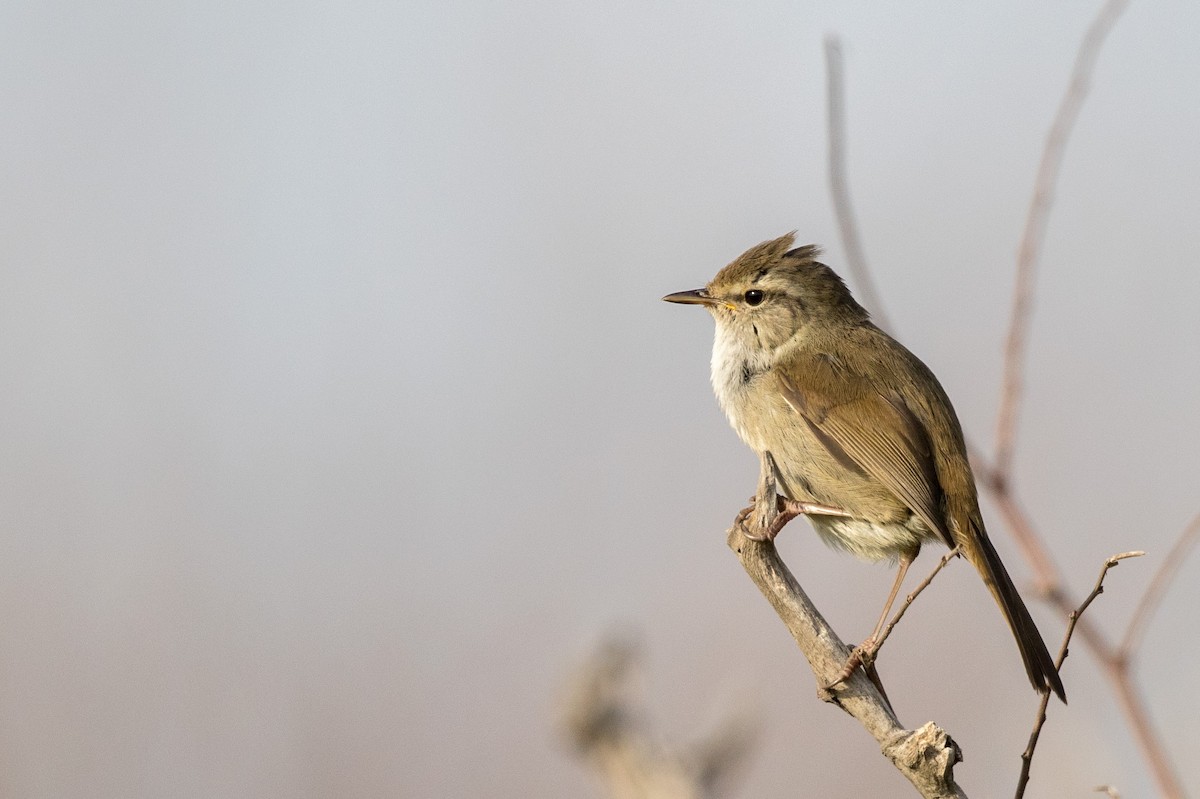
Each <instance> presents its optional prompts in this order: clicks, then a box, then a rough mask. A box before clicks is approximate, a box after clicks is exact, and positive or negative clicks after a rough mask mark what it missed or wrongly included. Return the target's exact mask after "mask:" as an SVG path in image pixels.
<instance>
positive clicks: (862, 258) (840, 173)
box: [825, 35, 891, 330]
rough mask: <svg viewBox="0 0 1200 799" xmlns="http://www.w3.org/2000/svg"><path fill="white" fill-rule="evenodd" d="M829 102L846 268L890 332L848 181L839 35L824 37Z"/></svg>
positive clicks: (832, 168)
mask: <svg viewBox="0 0 1200 799" xmlns="http://www.w3.org/2000/svg"><path fill="white" fill-rule="evenodd" d="M825 76H826V99H827V104H828V118H829V191H830V193H831V194H832V195H833V207H834V213H835V215H836V217H837V223H838V230H839V231H840V232H841V236H842V248H843V249H844V250H845V251H846V266H847V268H848V269H849V270H850V274H851V275H852V276H853V279H854V285H855V286H857V287H858V293H859V297H860V298H861V299H862V304H863V305H865V306H866V307H867V309H868V310H869V311H870V312H871V316H872V317H873V318H874V319H875V324H877V325H879V326H880V327H882V328H883V329H885V330H890V329H891V325H890V324H888V321H887V315H886V314H885V313H884V310H883V302H881V301H880V299H879V294H878V292H876V290H875V281H874V279H873V278H872V277H871V270H869V269H867V257H866V255H865V254H864V253H863V248H862V239H861V238H860V237H859V235H858V225H857V223H856V222H855V220H854V206H853V205H851V203H850V184H849V181H848V180H847V179H846V106H845V102H844V97H845V81H844V79H843V77H842V45H841V42H839V41H838V38H837V37H836V36H833V35H830V36H826V37H825Z"/></svg>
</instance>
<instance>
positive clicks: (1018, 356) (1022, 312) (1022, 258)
mask: <svg viewBox="0 0 1200 799" xmlns="http://www.w3.org/2000/svg"><path fill="white" fill-rule="evenodd" d="M1126 5H1128V0H1108V2H1106V3H1105V4H1104V6H1103V7H1102V8H1101V9H1100V13H1098V14H1097V15H1096V18H1095V20H1093V22H1092V24H1091V26H1090V27H1089V28H1088V30H1087V33H1086V34H1084V37H1083V41H1082V42H1081V43H1080V45H1079V52H1078V53H1077V54H1076V55H1075V66H1074V68H1073V69H1072V71H1071V80H1070V83H1069V84H1068V85H1067V91H1066V93H1065V94H1064V95H1063V98H1062V102H1061V103H1060V104H1059V106H1058V112H1057V113H1056V114H1055V115H1054V122H1053V124H1052V125H1051V126H1050V132H1049V133H1048V134H1047V136H1046V146H1045V149H1043V151H1042V161H1041V163H1040V164H1039V165H1038V171H1037V177H1036V178H1034V182H1033V199H1032V200H1031V201H1030V203H1029V212H1028V214H1027V215H1026V217H1025V231H1024V232H1023V233H1022V234H1021V244H1020V247H1019V248H1018V250H1017V275H1016V280H1015V286H1014V289H1013V307H1012V316H1011V318H1010V322H1009V329H1008V342H1007V344H1006V345H1005V348H1004V384H1003V387H1002V388H1001V391H1000V409H999V411H998V412H997V415H996V460H995V470H996V474H997V475H998V476H999V479H1000V480H1001V481H1002V482H1007V481H1008V479H1009V478H1010V476H1011V473H1012V472H1011V470H1012V458H1013V448H1014V446H1015V440H1016V432H1017V414H1018V411H1019V405H1020V401H1021V393H1022V383H1021V378H1022V374H1023V373H1024V369H1025V354H1026V349H1027V345H1026V338H1027V337H1028V334H1029V326H1030V321H1031V318H1032V308H1033V284H1034V269H1035V268H1036V266H1037V259H1038V253H1039V250H1040V249H1041V246H1042V239H1043V236H1044V234H1045V230H1046V219H1047V218H1048V216H1049V214H1050V204H1051V202H1052V201H1053V199H1054V185H1055V183H1056V182H1057V181H1058V173H1059V168H1060V167H1061V166H1062V157H1063V151H1064V150H1065V149H1066V146H1067V139H1068V138H1069V136H1070V135H1071V129H1072V127H1074V125H1075V121H1076V120H1077V119H1078V118H1079V109H1080V108H1082V107H1083V101H1084V98H1086V97H1087V93H1088V88H1089V86H1090V84H1091V78H1092V71H1093V70H1094V69H1095V66H1096V58H1097V57H1098V56H1099V54H1100V47H1101V45H1103V44H1104V39H1105V37H1107V36H1108V33H1109V31H1111V30H1112V28H1113V25H1115V24H1116V21H1117V18H1118V17H1119V16H1120V15H1121V12H1122V11H1124V10H1125V6H1126Z"/></svg>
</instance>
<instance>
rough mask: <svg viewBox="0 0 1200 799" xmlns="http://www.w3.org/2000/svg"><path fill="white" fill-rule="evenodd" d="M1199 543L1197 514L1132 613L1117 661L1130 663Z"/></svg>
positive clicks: (1199, 522) (1199, 526)
mask: <svg viewBox="0 0 1200 799" xmlns="http://www.w3.org/2000/svg"><path fill="white" fill-rule="evenodd" d="M1197 540H1200V513H1198V514H1196V516H1195V517H1193V518H1192V520H1191V522H1189V523H1188V526H1187V527H1185V528H1183V532H1182V533H1181V534H1180V536H1179V538H1178V539H1176V541H1175V544H1174V545H1173V546H1172V547H1171V551H1170V552H1168V553H1167V557H1166V559H1165V560H1164V561H1163V562H1162V564H1161V565H1160V566H1159V567H1158V571H1156V572H1155V573H1154V576H1153V577H1152V578H1150V585H1149V586H1148V587H1147V588H1146V593H1144V594H1142V600H1141V601H1140V602H1139V603H1138V606H1137V609H1136V610H1135V611H1134V612H1133V618H1131V619H1130V620H1129V627H1128V628H1126V630H1125V637H1124V638H1123V639H1121V644H1120V646H1118V647H1117V657H1118V658H1120V659H1121V660H1129V658H1130V657H1132V656H1133V653H1134V652H1135V651H1136V650H1137V648H1138V647H1139V646H1141V643H1142V637H1143V636H1144V635H1145V634H1146V628H1147V627H1148V626H1149V625H1150V617H1151V616H1153V615H1154V612H1155V611H1156V610H1158V606H1159V604H1161V603H1162V598H1163V594H1165V593H1166V591H1167V586H1169V585H1170V584H1171V580H1173V579H1174V578H1175V575H1176V574H1177V573H1178V572H1179V567H1180V566H1181V565H1183V561H1184V560H1186V559H1187V556H1188V550H1189V549H1191V548H1192V547H1193V546H1195V544H1196V541H1197Z"/></svg>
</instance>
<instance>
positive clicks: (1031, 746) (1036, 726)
mask: <svg viewBox="0 0 1200 799" xmlns="http://www.w3.org/2000/svg"><path fill="white" fill-rule="evenodd" d="M1145 554H1146V553H1145V552H1122V553H1120V554H1118V555H1113V556H1112V557H1110V558H1109V559H1108V560H1106V561H1104V566H1103V567H1102V568H1101V569H1100V576H1099V577H1098V578H1097V579H1096V586H1095V587H1094V588H1093V589H1092V593H1090V594H1088V595H1087V599H1085V600H1083V602H1082V603H1080V605H1079V607H1077V608H1075V610H1073V611H1071V615H1070V616H1069V617H1068V619H1067V632H1066V635H1064V636H1063V642H1062V647H1061V648H1059V650H1058V659H1057V660H1055V661H1054V668H1055V669H1057V670H1058V671H1059V672H1061V671H1062V666H1063V662H1064V661H1065V660H1066V659H1067V651H1068V647H1069V646H1070V643H1071V636H1072V635H1073V634H1074V632H1075V625H1076V624H1078V623H1079V617H1080V616H1082V615H1083V612H1084V611H1085V610H1087V609H1088V606H1089V605H1091V604H1092V601H1093V600H1094V599H1095V598H1096V597H1098V596H1100V595H1101V594H1102V593H1104V578H1105V577H1106V576H1107V575H1108V570H1109V569H1111V568H1113V567H1114V566H1116V565H1117V564H1118V563H1120V562H1121V561H1123V560H1125V559H1126V558H1138V557H1141V556H1142V555H1145ZM1049 703H1050V692H1049V691H1043V692H1042V700H1041V702H1040V703H1038V714H1037V720H1036V721H1035V722H1034V723H1033V731H1032V732H1030V733H1029V743H1028V744H1027V745H1026V747H1025V751H1024V752H1022V753H1021V776H1020V778H1019V779H1018V780H1017V793H1016V799H1021V797H1023V796H1024V795H1025V786H1026V785H1028V784H1029V768H1030V766H1032V765H1033V753H1034V750H1035V749H1037V744H1038V738H1040V737H1041V735H1042V727H1043V726H1044V725H1045V723H1046V708H1047V706H1048V705H1049Z"/></svg>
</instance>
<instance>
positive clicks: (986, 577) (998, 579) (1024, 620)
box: [963, 525, 1067, 703]
mask: <svg viewBox="0 0 1200 799" xmlns="http://www.w3.org/2000/svg"><path fill="white" fill-rule="evenodd" d="M973 532H974V533H975V535H973V536H972V538H973V539H974V540H973V541H972V542H971V543H970V545H968V546H966V547H964V548H963V550H964V551H963V554H964V555H966V557H967V560H969V561H971V563H972V564H973V565H974V566H975V568H976V569H977V570H978V571H979V574H980V576H982V577H983V582H984V583H986V584H987V587H988V590H989V591H991V592H992V596H993V597H995V599H996V604H997V605H999V606H1000V610H1002V611H1004V619H1005V621H1007V622H1008V627H1009V629H1010V630H1012V633H1013V637H1014V638H1016V639H1017V647H1018V648H1020V650H1021V659H1022V660H1024V661H1025V672H1026V673H1027V674H1028V675H1029V681H1030V682H1031V683H1033V687H1034V688H1035V689H1037V690H1038V691H1044V690H1046V689H1047V688H1049V689H1050V690H1052V691H1054V693H1055V695H1056V696H1057V697H1058V698H1059V699H1061V700H1062V701H1063V702H1064V703H1065V702H1066V701H1067V694H1066V691H1064V690H1063V684H1062V680H1061V679H1060V678H1059V676H1058V669H1056V668H1055V667H1054V658H1052V657H1051V656H1050V651H1049V650H1048V649H1046V642H1045V641H1043V640H1042V634H1041V633H1040V632H1038V628H1037V625H1036V624H1034V623H1033V617H1032V616H1030V615H1029V610H1028V609H1027V608H1026V607H1025V603H1024V602H1022V601H1021V595H1020V594H1019V593H1017V587H1016V586H1015V585H1013V581H1012V578H1011V577H1009V576H1008V570H1007V569H1005V568H1004V564H1003V563H1002V562H1001V561H1000V555H999V554H997V552H996V548H995V547H993V546H992V542H991V541H989V540H988V537H987V533H986V532H985V531H984V530H983V528H982V525H980V526H979V527H976V528H975V530H974V531H973Z"/></svg>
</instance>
